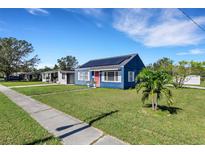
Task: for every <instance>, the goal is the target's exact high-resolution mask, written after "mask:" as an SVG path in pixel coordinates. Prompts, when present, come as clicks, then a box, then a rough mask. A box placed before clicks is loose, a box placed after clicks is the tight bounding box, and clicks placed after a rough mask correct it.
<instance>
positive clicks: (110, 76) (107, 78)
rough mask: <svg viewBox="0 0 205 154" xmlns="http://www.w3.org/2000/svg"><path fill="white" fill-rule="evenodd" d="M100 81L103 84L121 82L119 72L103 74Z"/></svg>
mask: <svg viewBox="0 0 205 154" xmlns="http://www.w3.org/2000/svg"><path fill="white" fill-rule="evenodd" d="M102 81H104V82H121V76H120V71H107V72H103V76H102Z"/></svg>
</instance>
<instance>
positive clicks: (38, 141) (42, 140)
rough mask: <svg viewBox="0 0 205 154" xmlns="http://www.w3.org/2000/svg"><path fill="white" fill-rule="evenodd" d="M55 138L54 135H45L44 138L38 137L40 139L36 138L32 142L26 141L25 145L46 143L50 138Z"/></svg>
mask: <svg viewBox="0 0 205 154" xmlns="http://www.w3.org/2000/svg"><path fill="white" fill-rule="evenodd" d="M52 139H54V137H53V136H49V137H45V138H43V139H38V140H35V141H33V142H30V143H26V144H25V145H35V144H40V143H44V142H46V141H49V140H52Z"/></svg>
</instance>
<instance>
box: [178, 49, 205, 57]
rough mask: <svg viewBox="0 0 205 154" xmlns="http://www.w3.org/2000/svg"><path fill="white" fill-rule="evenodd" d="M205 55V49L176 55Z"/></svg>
mask: <svg viewBox="0 0 205 154" xmlns="http://www.w3.org/2000/svg"><path fill="white" fill-rule="evenodd" d="M202 54H205V49H192V50H189V51H187V52H178V53H177V54H176V55H178V56H183V55H202Z"/></svg>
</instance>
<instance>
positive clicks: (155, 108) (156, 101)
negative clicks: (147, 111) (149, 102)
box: [154, 101, 158, 110]
mask: <svg viewBox="0 0 205 154" xmlns="http://www.w3.org/2000/svg"><path fill="white" fill-rule="evenodd" d="M157 105H158V104H157V101H156V102H155V106H154V107H155V110H157Z"/></svg>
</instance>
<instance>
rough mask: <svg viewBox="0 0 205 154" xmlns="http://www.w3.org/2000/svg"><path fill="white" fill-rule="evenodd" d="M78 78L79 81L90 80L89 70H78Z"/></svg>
mask: <svg viewBox="0 0 205 154" xmlns="http://www.w3.org/2000/svg"><path fill="white" fill-rule="evenodd" d="M78 80H79V81H90V72H89V71H78Z"/></svg>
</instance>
